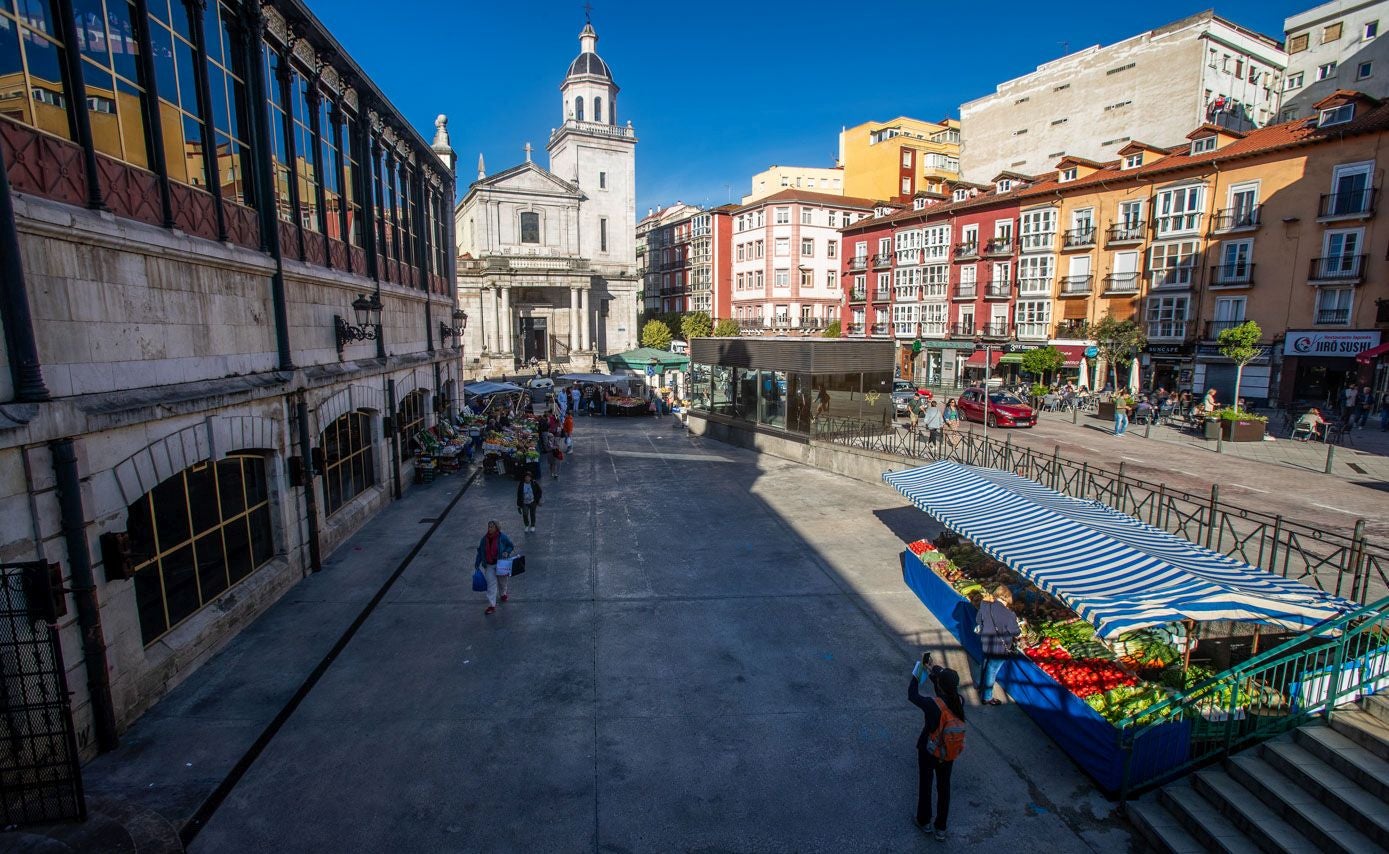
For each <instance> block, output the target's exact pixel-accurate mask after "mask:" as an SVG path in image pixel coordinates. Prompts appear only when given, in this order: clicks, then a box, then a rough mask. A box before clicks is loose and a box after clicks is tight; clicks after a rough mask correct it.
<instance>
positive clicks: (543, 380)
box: [526, 377, 555, 390]
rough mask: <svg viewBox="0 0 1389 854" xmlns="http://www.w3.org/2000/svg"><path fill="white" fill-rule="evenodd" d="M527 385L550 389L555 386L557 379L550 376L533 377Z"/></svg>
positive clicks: (528, 386)
mask: <svg viewBox="0 0 1389 854" xmlns="http://www.w3.org/2000/svg"><path fill="white" fill-rule="evenodd" d="M526 387H527V388H543V389H546V390H550V389H553V388H554V387H555V381H554V380H553V379H551V378H550V377H532V378H531V381H530V382H528V383H526Z"/></svg>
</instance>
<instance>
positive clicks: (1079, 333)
mask: <svg viewBox="0 0 1389 854" xmlns="http://www.w3.org/2000/svg"><path fill="white" fill-rule="evenodd" d="M1056 337H1057V338H1069V339H1072V340H1074V339H1077V338H1079V339H1085V338H1089V337H1090V323H1089V321H1085V320H1063V321H1060V322H1059V323H1057V324H1056Z"/></svg>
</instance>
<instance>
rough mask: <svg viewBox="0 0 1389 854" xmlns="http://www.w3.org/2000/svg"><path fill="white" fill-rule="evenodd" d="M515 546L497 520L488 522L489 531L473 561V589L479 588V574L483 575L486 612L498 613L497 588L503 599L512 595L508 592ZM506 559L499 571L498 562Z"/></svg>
mask: <svg viewBox="0 0 1389 854" xmlns="http://www.w3.org/2000/svg"><path fill="white" fill-rule="evenodd" d="M514 548H515V547H514V546H513V545H512V544H511V538H510V537H508V536H507V535H506V534H503V533H502V527H501V526H500V525H498V524H497V523H496V522H495V521H494V522H488V523H487V533H486V534H483V535H482V540H481V541H479V542H478V544H477V560H475V561H474V562H473V589H474V590H477V589H478V576H479V575H481V576H482V578H483V579H484V581H483V583H484V584H485V585H486V587H485V588H484V589H486V590H487V610H486V611H483V613H484V614H495V613H497V588H498V587H500V588H501V594H502V601H503V602H505V601H506V600H507V599H510V598H511V596H510V594H509V593H508V592H507V591H508V589H509V588H510V585H511V566H510V563H511V552H512V550H513V549H514ZM503 560H505V561H506V564H505V565H506V569H505V571H504V572H498V571H497V564H498V562H500V561H503Z"/></svg>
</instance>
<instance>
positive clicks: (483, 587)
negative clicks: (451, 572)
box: [473, 569, 487, 593]
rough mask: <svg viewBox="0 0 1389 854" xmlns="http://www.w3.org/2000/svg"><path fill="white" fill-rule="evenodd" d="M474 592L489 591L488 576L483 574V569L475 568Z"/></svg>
mask: <svg viewBox="0 0 1389 854" xmlns="http://www.w3.org/2000/svg"><path fill="white" fill-rule="evenodd" d="M473 592H474V593H486V592H487V576H485V575H483V574H482V570H480V569H475V570H473Z"/></svg>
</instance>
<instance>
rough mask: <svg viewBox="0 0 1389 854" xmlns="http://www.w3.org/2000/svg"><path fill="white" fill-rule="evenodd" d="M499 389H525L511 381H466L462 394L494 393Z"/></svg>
mask: <svg viewBox="0 0 1389 854" xmlns="http://www.w3.org/2000/svg"><path fill="white" fill-rule="evenodd" d="M499 391H525V389H523V388H521V387H520V386H519V385H514V384H512V383H494V382H487V381H486V380H484V381H481V382H475V383H468V384H466V385H464V386H463V394H464V395H485V394H496V393H497V392H499Z"/></svg>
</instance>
